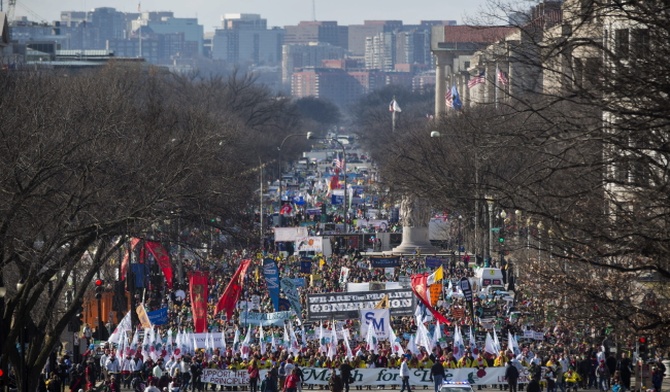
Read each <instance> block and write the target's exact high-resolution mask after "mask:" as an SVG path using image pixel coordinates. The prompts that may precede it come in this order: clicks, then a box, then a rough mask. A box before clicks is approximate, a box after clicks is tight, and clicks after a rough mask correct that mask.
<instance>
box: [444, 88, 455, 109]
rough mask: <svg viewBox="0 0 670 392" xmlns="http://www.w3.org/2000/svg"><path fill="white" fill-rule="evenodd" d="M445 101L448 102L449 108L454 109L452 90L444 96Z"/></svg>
mask: <svg viewBox="0 0 670 392" xmlns="http://www.w3.org/2000/svg"><path fill="white" fill-rule="evenodd" d="M444 101H445V102H446V104H447V107H448V108H453V107H454V98H453V97H452V96H451V89H449V90H447V92H446V93H445V94H444Z"/></svg>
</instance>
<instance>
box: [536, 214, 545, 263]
mask: <svg viewBox="0 0 670 392" xmlns="http://www.w3.org/2000/svg"><path fill="white" fill-rule="evenodd" d="M542 229H544V225H543V224H542V221H539V222H538V223H537V261H538V262H540V261H541V260H542Z"/></svg>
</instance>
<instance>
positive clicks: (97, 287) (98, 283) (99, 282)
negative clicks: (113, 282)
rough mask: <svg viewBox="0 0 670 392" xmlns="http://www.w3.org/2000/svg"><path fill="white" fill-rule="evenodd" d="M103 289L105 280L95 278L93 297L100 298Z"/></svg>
mask: <svg viewBox="0 0 670 392" xmlns="http://www.w3.org/2000/svg"><path fill="white" fill-rule="evenodd" d="M104 289H105V281H104V280H102V279H96V280H95V298H96V299H101V298H102V291H103V290H104Z"/></svg>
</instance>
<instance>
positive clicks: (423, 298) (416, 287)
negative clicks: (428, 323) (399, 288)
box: [411, 274, 451, 325]
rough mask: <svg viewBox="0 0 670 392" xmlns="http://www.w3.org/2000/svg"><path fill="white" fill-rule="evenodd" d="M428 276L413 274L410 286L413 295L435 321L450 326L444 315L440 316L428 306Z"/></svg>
mask: <svg viewBox="0 0 670 392" xmlns="http://www.w3.org/2000/svg"><path fill="white" fill-rule="evenodd" d="M427 275H428V274H414V275H412V277H411V286H412V291H413V292H414V295H416V296H417V298H419V301H420V302H421V303H422V304H423V305H424V306H425V307H426V309H428V310H429V311H430V313H431V314H432V315H433V317H435V320H438V321H439V322H441V323H442V324H447V325H451V323H450V322H449V320H447V318H446V317H444V315H442V314H440V313H439V312H438V311H437V310H435V309H434V308H433V307H432V306H431V305H430V298H429V297H428V285H427V284H426V283H427V278H428V276H427Z"/></svg>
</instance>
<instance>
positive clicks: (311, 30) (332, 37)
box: [284, 21, 349, 49]
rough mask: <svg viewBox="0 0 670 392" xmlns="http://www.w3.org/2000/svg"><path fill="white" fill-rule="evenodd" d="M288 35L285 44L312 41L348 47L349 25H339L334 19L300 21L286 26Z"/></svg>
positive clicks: (285, 37)
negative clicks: (295, 24)
mask: <svg viewBox="0 0 670 392" xmlns="http://www.w3.org/2000/svg"><path fill="white" fill-rule="evenodd" d="M284 29H285V30H286V35H285V36H284V44H285V45H290V44H308V43H310V42H324V43H329V44H331V45H333V46H339V47H342V48H345V49H347V47H348V45H349V42H348V31H349V29H348V28H347V26H338V25H337V22H332V21H313V22H300V23H298V25H297V26H285V27H284Z"/></svg>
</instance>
